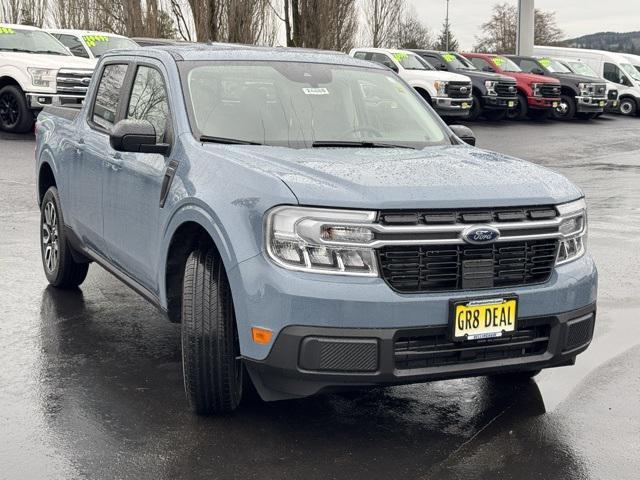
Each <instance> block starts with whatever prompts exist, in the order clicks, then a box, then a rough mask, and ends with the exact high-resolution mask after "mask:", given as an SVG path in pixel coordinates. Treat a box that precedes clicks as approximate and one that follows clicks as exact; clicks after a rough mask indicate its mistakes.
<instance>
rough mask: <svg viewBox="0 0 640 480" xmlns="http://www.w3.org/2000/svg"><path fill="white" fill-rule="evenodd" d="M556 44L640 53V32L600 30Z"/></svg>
mask: <svg viewBox="0 0 640 480" xmlns="http://www.w3.org/2000/svg"><path fill="white" fill-rule="evenodd" d="M558 45H560V46H563V47H576V48H591V49H596V50H608V51H610V52H623V53H633V54H636V55H637V54H640V32H627V33H619V32H600V33H593V34H591V35H584V36H582V37H578V38H572V39H569V40H563V41H562V42H560V43H559V44H558Z"/></svg>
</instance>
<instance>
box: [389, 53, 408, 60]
mask: <svg viewBox="0 0 640 480" xmlns="http://www.w3.org/2000/svg"><path fill="white" fill-rule="evenodd" d="M408 56H409V55H408V54H406V53H405V52H396V53H394V54H393V58H395V59H396V60H397V61H399V62H401V61H403V60H404V59H406V58H407V57H408Z"/></svg>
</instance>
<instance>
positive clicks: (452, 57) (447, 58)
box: [442, 53, 456, 62]
mask: <svg viewBox="0 0 640 480" xmlns="http://www.w3.org/2000/svg"><path fill="white" fill-rule="evenodd" d="M442 58H444V61H445V62H453V61H454V60H455V59H456V56H455V55H454V54H453V53H445V54H443V55H442Z"/></svg>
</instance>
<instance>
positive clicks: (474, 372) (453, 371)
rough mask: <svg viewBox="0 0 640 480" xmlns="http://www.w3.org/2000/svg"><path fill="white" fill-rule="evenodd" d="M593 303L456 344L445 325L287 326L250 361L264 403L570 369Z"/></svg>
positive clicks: (582, 345) (586, 336) (591, 320)
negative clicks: (505, 333)
mask: <svg viewBox="0 0 640 480" xmlns="http://www.w3.org/2000/svg"><path fill="white" fill-rule="evenodd" d="M595 316H596V308H595V304H591V305H588V306H586V307H584V308H581V309H578V310H573V311H569V312H565V313H561V314H557V315H549V316H541V317H524V318H519V319H518V330H519V333H520V336H513V337H503V338H498V339H493V340H475V341H470V342H464V343H453V342H450V341H448V339H447V336H446V330H447V327H446V326H445V327H423V328H412V329H391V328H389V329H374V328H365V329H345V328H322V327H306V326H290V327H287V328H285V329H284V330H283V331H282V332H280V335H279V336H278V338H277V340H276V341H275V344H274V346H273V348H272V349H271V353H270V354H269V356H268V357H267V358H266V359H265V360H263V361H255V360H248V359H245V365H246V366H247V369H248V371H249V374H250V375H251V378H252V380H253V382H254V384H255V386H256V388H257V390H258V392H259V393H260V395H261V396H262V397H263V398H264V399H265V400H282V399H286V398H295V397H304V396H309V395H313V394H316V393H318V392H321V391H326V390H335V389H344V388H354V387H366V386H372V385H394V384H407V383H420V382H426V381H430V380H441V379H447V378H459V377H468V376H478V375H490V374H497V373H508V372H514V371H526V370H538V369H541V368H550V367H558V366H563V365H572V364H573V363H574V362H575V357H576V355H578V354H579V353H581V352H583V351H584V350H585V349H586V348H587V347H588V346H589V343H590V342H591V338H592V336H593V328H594V324H595Z"/></svg>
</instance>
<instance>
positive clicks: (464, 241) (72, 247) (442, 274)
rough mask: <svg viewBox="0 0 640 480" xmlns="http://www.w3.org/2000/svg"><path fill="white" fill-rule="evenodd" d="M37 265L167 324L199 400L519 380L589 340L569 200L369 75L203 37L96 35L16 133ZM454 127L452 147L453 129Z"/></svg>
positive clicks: (578, 223)
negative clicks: (95, 274)
mask: <svg viewBox="0 0 640 480" xmlns="http://www.w3.org/2000/svg"><path fill="white" fill-rule="evenodd" d="M36 135H37V149H36V168H37V177H38V192H37V199H38V203H39V205H40V207H41V210H42V222H41V234H40V240H41V245H42V260H43V268H44V272H45V274H46V276H47V279H48V280H49V282H50V283H51V284H52V285H54V286H57V287H58V288H75V287H77V286H78V285H80V284H81V283H82V282H83V280H84V278H85V277H86V275H87V270H88V267H89V264H90V263H91V262H95V263H97V264H99V265H101V266H102V267H103V268H105V269H106V270H108V271H109V272H111V273H113V274H114V275H115V276H116V277H118V278H119V279H121V280H122V281H123V282H124V283H126V284H127V285H129V286H130V287H132V288H133V289H135V290H136V291H137V292H139V293H140V294H141V295H142V296H144V297H145V298H146V299H148V300H149V301H150V302H152V303H153V304H154V305H156V306H157V307H158V308H159V309H160V310H161V311H163V312H165V313H166V315H167V317H168V319H169V320H171V321H173V322H181V323H182V355H183V366H184V369H183V370H184V381H185V389H186V392H187V399H188V402H189V405H190V406H191V408H192V409H193V410H194V411H195V412H197V413H199V414H206V413H218V412H226V411H231V410H234V409H235V408H236V407H237V406H238V404H239V402H240V401H241V398H242V396H243V392H245V393H246V391H247V390H246V389H247V388H248V387H251V388H253V387H255V389H256V390H257V391H258V393H259V394H260V396H261V397H262V398H263V399H265V400H278V399H285V398H294V397H304V396H308V395H312V394H315V393H318V392H322V391H329V390H332V389H342V388H354V387H358V388H360V387H366V386H373V385H392V384H406V383H416V382H425V381H428V380H432V379H444V378H455V377H462V376H472V375H493V376H499V377H500V378H506V379H509V381H518V380H520V379H527V378H529V377H531V376H532V375H534V374H536V373H537V372H538V371H540V369H542V368H547V367H557V366H563V365H571V364H573V363H574V362H575V359H576V356H577V355H578V354H579V353H581V352H582V351H584V350H585V349H586V348H587V346H588V345H589V343H590V341H591V337H592V333H593V328H594V322H595V314H596V290H597V271H596V267H595V265H594V263H593V260H592V259H591V256H590V255H589V253H588V252H587V251H586V235H587V212H586V206H585V201H584V198H583V194H582V192H581V191H580V189H578V188H577V187H576V186H574V185H573V184H572V183H571V182H569V181H568V180H567V179H565V178H564V177H562V176H560V175H558V174H556V173H554V172H552V171H550V170H547V169H545V168H542V167H539V166H536V165H533V164H531V163H527V162H525V161H522V160H517V159H514V158H510V157H507V156H504V155H499V154H496V153H491V152H487V151H484V150H480V149H477V148H475V147H473V146H471V145H469V144H468V143H474V141H475V140H474V138H473V135H472V133H471V132H470V130H468V129H466V128H464V127H459V126H453V127H448V126H447V125H446V124H445V123H444V122H443V121H442V120H440V119H439V117H438V116H437V115H436V114H435V112H434V111H433V109H432V108H431V107H430V106H429V105H428V104H427V103H426V102H425V100H424V99H423V98H422V97H420V95H419V94H418V93H416V92H415V90H414V89H413V88H411V87H410V86H409V85H408V84H406V83H405V82H404V81H403V80H402V79H400V78H399V77H398V76H397V75H395V74H394V73H393V72H392V71H390V70H389V69H387V68H385V67H383V66H379V65H376V64H373V63H371V62H365V61H361V60H358V59H354V58H351V57H349V56H346V55H340V54H335V53H330V52H315V51H308V50H296V49H284V48H278V49H268V48H256V47H237V46H235V47H232V46H224V45H211V46H188V47H162V48H157V49H153V48H148V49H144V50H138V51H131V52H125V51H120V52H117V53H106V54H105V55H103V56H102V57H101V59H100V61H99V63H98V66H97V70H96V74H95V75H94V77H93V79H92V81H91V85H90V87H89V92H88V96H87V101H86V102H85V105H84V107H83V108H82V110H80V111H77V110H73V109H67V108H46V109H45V110H44V112H43V113H42V114H41V115H40V117H39V119H38V123H37V127H36ZM465 141H466V142H467V143H465Z"/></svg>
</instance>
